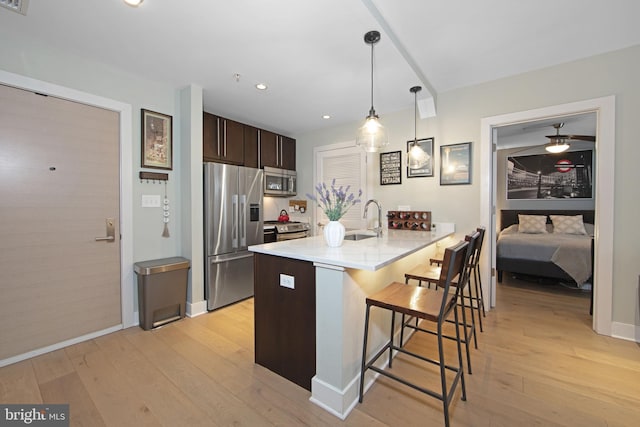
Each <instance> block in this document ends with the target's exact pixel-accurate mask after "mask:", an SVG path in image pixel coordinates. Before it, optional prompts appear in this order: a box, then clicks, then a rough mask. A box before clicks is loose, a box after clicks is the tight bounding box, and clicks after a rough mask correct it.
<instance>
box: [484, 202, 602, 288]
mask: <svg viewBox="0 0 640 427" xmlns="http://www.w3.org/2000/svg"><path fill="white" fill-rule="evenodd" d="M594 214H595V212H594V211H593V210H502V211H500V233H499V234H498V242H497V254H496V270H497V271H498V282H502V274H503V272H505V271H506V272H509V273H512V274H516V275H517V274H524V275H529V276H537V277H543V278H552V279H558V280H559V281H563V282H567V283H572V284H575V285H576V286H577V287H582V285H583V284H584V283H587V282H589V281H591V279H592V276H593V223H594V216H595V215H594ZM519 215H526V217H520V218H521V219H523V221H525V223H524V224H519V221H518V219H519ZM578 215H582V222H583V224H584V233H585V234H578V233H580V232H579V231H578V232H575V231H572V230H568V232H566V233H565V231H567V230H566V229H565V228H563V227H562V225H563V224H562V223H561V221H565V222H567V220H569V222H572V223H574V224H573V225H576V226H578V227H579V219H576V218H575V217H576V216H578ZM543 216H546V218H545V219H543V218H542V217H543ZM552 216H553V218H554V219H555V220H556V228H555V229H554V223H552V221H551V218H552ZM533 217H536V218H533ZM571 217H573V218H571ZM532 218H533V220H534V222H535V223H536V224H535V226H534V227H533V229H531V228H527V227H528V226H529V225H530V224H529V223H527V222H526V221H527V220H529V219H532ZM542 221H544V223H541V222H542ZM576 223H578V224H576ZM536 227H537V228H536ZM540 227H544V231H542V230H540V229H539V228H540ZM520 228H522V230H523V231H527V232H524V233H523V232H520V230H519V229H520ZM554 230H555V231H556V232H555V233H554ZM579 230H580V229H579ZM558 231H561V233H559V232H558Z"/></svg>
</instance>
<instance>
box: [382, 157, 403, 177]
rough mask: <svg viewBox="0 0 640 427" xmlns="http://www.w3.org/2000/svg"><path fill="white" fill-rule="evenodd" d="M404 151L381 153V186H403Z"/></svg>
mask: <svg viewBox="0 0 640 427" xmlns="http://www.w3.org/2000/svg"><path fill="white" fill-rule="evenodd" d="M401 168H402V151H391V152H389V153H380V185H390V184H402V172H401V170H402V169H401Z"/></svg>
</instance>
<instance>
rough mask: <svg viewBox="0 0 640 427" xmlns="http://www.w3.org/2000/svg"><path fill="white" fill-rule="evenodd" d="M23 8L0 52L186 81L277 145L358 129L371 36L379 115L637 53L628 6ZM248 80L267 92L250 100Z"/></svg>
mask: <svg viewBox="0 0 640 427" xmlns="http://www.w3.org/2000/svg"><path fill="white" fill-rule="evenodd" d="M28 6H29V7H28V12H27V16H26V17H25V16H22V15H20V14H17V13H14V12H11V11H8V10H6V9H1V8H0V36H2V38H3V40H4V43H8V42H11V41H12V40H16V38H18V37H20V38H26V39H29V41H30V42H31V43H38V44H41V46H42V47H43V48H45V49H47V48H48V49H56V50H58V49H62V50H67V51H70V52H72V53H73V54H77V55H81V56H84V57H87V58H89V59H91V60H93V61H98V62H102V63H104V64H105V65H107V66H110V67H117V68H120V69H124V70H126V71H128V72H131V73H134V74H138V75H144V76H146V77H147V78H148V79H151V80H157V81H159V82H162V83H168V84H170V85H172V86H174V87H176V88H181V87H184V86H186V85H188V84H191V83H193V84H196V85H199V86H202V87H203V89H204V107H205V110H207V111H210V112H212V113H217V114H220V115H223V116H225V117H228V118H232V119H236V120H239V121H242V122H245V123H251V124H254V125H256V126H259V127H263V128H266V129H271V130H274V131H276V132H280V133H283V134H286V135H296V134H300V133H303V132H306V131H311V130H316V129H320V128H323V127H328V126H335V125H338V124H341V123H346V122H352V121H354V120H360V119H364V117H365V116H366V115H367V113H368V111H369V107H370V72H371V70H370V47H369V46H368V45H366V44H365V43H364V41H363V36H364V34H365V33H366V32H367V31H369V30H373V29H376V30H379V31H380V32H381V33H382V39H381V41H380V42H379V43H378V44H377V45H376V46H375V66H374V82H375V85H374V87H375V90H374V106H375V109H376V111H377V113H378V114H379V115H380V116H381V118H384V115H385V114H388V113H391V112H394V111H399V110H404V109H409V108H412V107H413V95H412V94H411V93H410V92H409V88H410V87H411V86H414V85H421V86H423V88H425V89H424V90H423V91H422V92H421V93H420V98H426V97H428V96H429V93H428V91H427V90H426V88H428V87H429V86H432V88H433V89H434V90H435V91H436V92H438V93H442V92H445V91H449V90H452V89H456V88H460V87H464V86H469V85H473V84H477V83H481V82H485V81H490V80H494V79H499V78H502V77H505V76H509V75H514V74H518V73H523V72H526V71H530V70H534V69H539V68H543V67H547V66H551V65H554V64H558V63H563V62H567V61H571V60H575V59H579V58H583V57H588V56H592V55H595V54H599V53H602V52H607V51H612V50H616V49H621V48H624V47H628V46H632V45H637V44H640V25H638V24H637V18H638V16H640V1H637V0H607V1H606V2H605V1H601V0H562V1H558V0H536V1H526V2H525V1H513V0H484V1H477V0H458V1H451V0H449V1H445V0H320V1H319V0H315V1H311V0H272V1H264V0H263V1H258V0H253V1H252V0H226V1H222V0H183V1H168V0H145V1H144V3H143V4H142V6H140V7H139V8H137V9H136V8H131V7H129V6H126V5H125V4H124V3H123V1H122V0H55V1H52V0H30V2H29V5H28ZM27 65H28V64H27ZM236 73H238V74H240V79H239V81H236V79H235V78H234V74H236ZM258 82H264V83H266V84H267V85H268V86H269V89H268V90H267V91H265V92H259V91H257V90H256V89H255V88H254V85H255V84H256V83H258ZM150 102H151V101H150ZM436 106H437V104H436ZM145 107H147V108H151V109H153V105H145ZM323 114H330V115H331V116H332V119H330V120H323V119H322V118H321V116H322V115H323ZM552 130H553V129H552ZM354 134H355V131H354Z"/></svg>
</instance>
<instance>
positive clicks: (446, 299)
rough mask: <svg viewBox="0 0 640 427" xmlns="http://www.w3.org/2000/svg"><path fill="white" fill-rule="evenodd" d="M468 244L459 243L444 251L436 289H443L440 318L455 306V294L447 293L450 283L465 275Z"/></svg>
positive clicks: (468, 253)
mask: <svg viewBox="0 0 640 427" xmlns="http://www.w3.org/2000/svg"><path fill="white" fill-rule="evenodd" d="M469 255H470V251H469V242H466V241H464V242H463V241H460V242H458V243H456V244H455V245H454V246H451V247H449V248H446V249H445V250H444V259H443V260H442V269H441V270H440V278H439V279H438V287H440V288H443V290H444V292H443V295H442V305H441V306H440V318H441V319H442V318H444V317H445V315H446V313H448V312H449V310H450V309H451V308H452V307H453V306H455V304H456V301H457V299H458V298H457V292H458V290H456V293H455V294H453V295H452V294H450V293H449V288H450V287H451V282H453V280H454V279H455V278H456V277H463V276H464V274H465V270H466V269H465V266H466V265H467V263H468V261H469Z"/></svg>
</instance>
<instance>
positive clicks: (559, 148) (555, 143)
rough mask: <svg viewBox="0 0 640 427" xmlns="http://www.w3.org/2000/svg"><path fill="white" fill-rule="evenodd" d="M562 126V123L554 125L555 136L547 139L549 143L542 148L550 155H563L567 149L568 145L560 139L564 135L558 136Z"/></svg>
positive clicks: (564, 140)
mask: <svg viewBox="0 0 640 427" xmlns="http://www.w3.org/2000/svg"><path fill="white" fill-rule="evenodd" d="M562 126H564V123H556V124H554V125H553V127H554V128H556V135H555V136H553V137H549V138H550V140H549V143H548V144H546V145H545V146H544V149H545V150H547V151H548V152H550V153H553V154H557V153H564V152H565V151H567V150H568V149H569V147H570V146H569V143H568V142H567V141H566V139H565V138H562V136H564V135H562V136H561V135H560V128H561V127H562Z"/></svg>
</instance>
